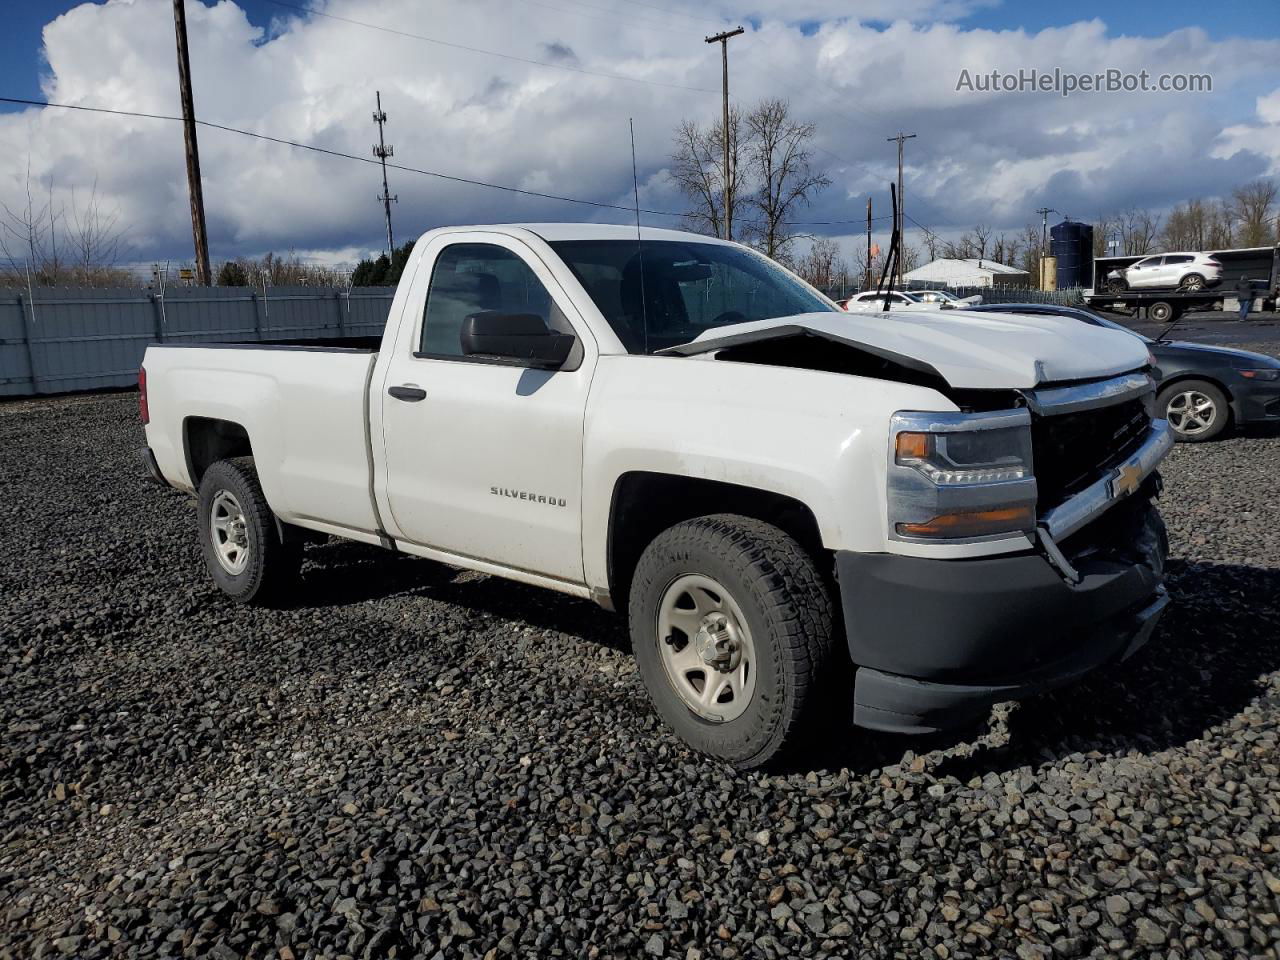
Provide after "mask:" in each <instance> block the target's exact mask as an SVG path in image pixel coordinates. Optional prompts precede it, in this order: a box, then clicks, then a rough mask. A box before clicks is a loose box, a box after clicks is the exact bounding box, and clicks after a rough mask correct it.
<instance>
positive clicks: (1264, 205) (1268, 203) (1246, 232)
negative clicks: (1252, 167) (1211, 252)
mask: <svg viewBox="0 0 1280 960" xmlns="http://www.w3.org/2000/svg"><path fill="white" fill-rule="evenodd" d="M1276 196H1277V188H1276V184H1275V181H1273V180H1254V181H1253V182H1252V183H1246V184H1245V185H1244V186H1242V187H1236V189H1234V190H1232V191H1231V212H1232V215H1233V216H1234V217H1235V219H1236V221H1237V222H1238V223H1239V225H1240V231H1239V238H1238V239H1239V243H1240V244H1241V245H1242V246H1246V247H1261V246H1264V245H1266V244H1269V243H1272V242H1273V238H1274V237H1275V236H1276V225H1275V223H1274V218H1275V205H1276Z"/></svg>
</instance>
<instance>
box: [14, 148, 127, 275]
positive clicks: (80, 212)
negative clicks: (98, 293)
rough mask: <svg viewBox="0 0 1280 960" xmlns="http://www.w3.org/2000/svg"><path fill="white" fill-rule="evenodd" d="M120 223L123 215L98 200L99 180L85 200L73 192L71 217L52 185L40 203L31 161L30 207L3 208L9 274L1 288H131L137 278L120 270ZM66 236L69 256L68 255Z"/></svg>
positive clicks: (27, 201) (28, 170)
mask: <svg viewBox="0 0 1280 960" xmlns="http://www.w3.org/2000/svg"><path fill="white" fill-rule="evenodd" d="M119 219H120V214H119V212H118V211H116V210H111V209H108V208H107V207H106V206H105V205H104V204H103V202H102V200H101V198H100V197H99V195H98V183H97V179H96V178H95V179H94V183H93V187H92V189H91V190H90V193H89V198H88V200H87V201H84V202H81V199H80V198H79V197H78V196H77V194H76V191H75V190H74V189H73V190H72V191H71V209H70V212H69V213H68V211H67V209H66V208H65V207H64V206H63V205H62V204H60V203H59V202H58V200H57V199H56V197H55V195H54V190H53V183H52V181H50V182H49V183H48V185H47V187H46V198H45V199H44V200H42V201H37V200H36V195H35V191H34V190H33V189H32V182H31V172H30V162H29V161H28V169H27V179H26V202H25V203H24V204H23V205H21V206H20V207H17V208H13V207H10V206H8V205H6V204H3V203H0V254H2V255H3V258H4V260H5V261H6V262H7V269H5V270H3V271H0V285H4V286H25V285H27V284H28V283H33V284H39V285H40V286H55V285H58V284H79V285H83V286H104V285H121V284H126V283H132V282H133V279H134V278H133V276H132V275H131V274H130V273H129V272H128V271H127V270H121V269H118V268H117V267H116V263H117V261H118V259H119V252H120V246H121V244H122V242H123V238H124V231H123V230H122V229H121V228H120V227H119V226H118V223H119ZM60 235H61V236H62V239H63V246H60V244H59V237H60ZM68 237H69V244H70V249H71V250H72V251H73V253H72V255H71V256H70V257H67V256H66V255H65V253H64V247H65V244H66V243H67V242H68Z"/></svg>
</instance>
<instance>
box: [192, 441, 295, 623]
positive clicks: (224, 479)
mask: <svg viewBox="0 0 1280 960" xmlns="http://www.w3.org/2000/svg"><path fill="white" fill-rule="evenodd" d="M224 492H225V493H227V494H230V495H231V497H232V498H234V501H235V503H236V504H237V505H238V506H239V508H240V511H241V514H242V517H243V527H242V529H243V537H244V540H245V544H244V547H245V559H244V562H243V569H242V570H238V571H236V570H232V569H229V568H228V566H226V565H224V563H223V561H222V560H220V559H219V553H220V551H219V547H218V543H219V542H225V540H226V539H227V537H226V534H225V533H218V532H217V531H215V529H214V525H213V523H214V521H213V512H214V503H215V501H216V500H218V498H219V495H220V494H222V493H224ZM198 509H199V529H200V549H201V552H202V553H203V554H204V562H205V567H206V568H207V569H208V571H209V576H211V577H212V578H213V582H214V583H216V584H217V585H218V589H219V590H221V591H222V592H223V593H225V594H226V595H227V596H228V597H230V598H231V599H232V600H235V601H236V602H237V603H244V604H253V605H258V606H263V605H269V604H272V603H276V602H278V601H279V600H280V599H282V598H283V597H284V595H285V594H286V593H287V592H288V590H289V589H290V588H291V587H293V586H294V585H295V584H296V583H297V580H298V568H299V567H300V566H301V563H302V548H301V538H299V537H293V536H290V535H289V530H288V529H286V528H285V527H284V525H283V524H281V523H280V522H279V521H278V520H277V519H276V517H275V514H273V513H272V512H271V508H270V507H269V506H267V498H266V497H265V496H263V494H262V487H261V486H260V485H259V483H258V472H257V471H256V470H255V469H254V466H253V458H252V457H236V458H235V459H232V460H219V461H218V462H217V463H214V464H213V465H211V466H210V467H209V468H208V469H207V470H206V471H205V472H204V476H203V477H202V478H201V480H200V505H199V508H198Z"/></svg>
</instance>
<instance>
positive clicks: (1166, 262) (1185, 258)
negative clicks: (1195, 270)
mask: <svg viewBox="0 0 1280 960" xmlns="http://www.w3.org/2000/svg"><path fill="white" fill-rule="evenodd" d="M1194 259H1195V257H1188V256H1179V257H1165V258H1164V265H1165V266H1166V267H1168V266H1172V265H1173V264H1175V263H1190V262H1191V261H1192V260H1194Z"/></svg>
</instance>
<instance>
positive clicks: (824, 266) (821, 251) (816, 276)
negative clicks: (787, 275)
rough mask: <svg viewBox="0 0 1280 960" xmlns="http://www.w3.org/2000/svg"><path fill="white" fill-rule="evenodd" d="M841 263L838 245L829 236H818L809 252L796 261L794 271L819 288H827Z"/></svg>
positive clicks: (831, 283)
mask: <svg viewBox="0 0 1280 960" xmlns="http://www.w3.org/2000/svg"><path fill="white" fill-rule="evenodd" d="M841 263H842V261H841V259H840V247H839V246H838V245H837V244H836V242H835V241H834V240H832V239H831V238H830V237H819V238H818V239H817V240H815V241H814V242H813V246H811V247H810V248H809V252H808V253H806V254H805V255H804V256H803V257H801V258H800V259H799V260H798V261H796V273H798V274H800V276H801V277H802V278H803V279H804V280H806V281H807V282H808V283H811V284H813V285H814V286H815V287H818V288H819V289H821V290H826V289H829V288H830V287H831V286H832V285H833V281H834V278H835V276H836V274H837V273H838V271H839V266H838V265H840V264H841Z"/></svg>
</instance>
